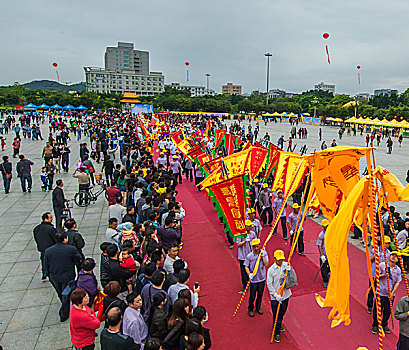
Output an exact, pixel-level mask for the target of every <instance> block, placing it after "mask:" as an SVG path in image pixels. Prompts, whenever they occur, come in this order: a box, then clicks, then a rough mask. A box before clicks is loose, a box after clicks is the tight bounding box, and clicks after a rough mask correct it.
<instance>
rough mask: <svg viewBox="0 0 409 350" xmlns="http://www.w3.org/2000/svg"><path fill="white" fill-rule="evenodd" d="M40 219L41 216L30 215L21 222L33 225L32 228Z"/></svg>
mask: <svg viewBox="0 0 409 350" xmlns="http://www.w3.org/2000/svg"><path fill="white" fill-rule="evenodd" d="M40 221H41V218H35V217H34V218H33V217H31V218H27V219H26V220H24V222H23V224H25V225H29V224H31V225H33V228H34V226H35V225H38V224H39V223H40Z"/></svg>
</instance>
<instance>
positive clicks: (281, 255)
mask: <svg viewBox="0 0 409 350" xmlns="http://www.w3.org/2000/svg"><path fill="white" fill-rule="evenodd" d="M274 259H276V260H284V259H285V256H284V252H283V251H282V250H281V249H277V250H276V251H275V252H274Z"/></svg>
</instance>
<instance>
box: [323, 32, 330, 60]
mask: <svg viewBox="0 0 409 350" xmlns="http://www.w3.org/2000/svg"><path fill="white" fill-rule="evenodd" d="M322 37H323V38H324V39H325V40H326V39H328V38H329V34H328V33H324V34H322ZM325 52H326V54H327V61H328V64H331V59H330V58H329V50H328V45H325Z"/></svg>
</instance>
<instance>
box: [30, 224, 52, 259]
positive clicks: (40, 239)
mask: <svg viewBox="0 0 409 350" xmlns="http://www.w3.org/2000/svg"><path fill="white" fill-rule="evenodd" d="M56 233H57V230H56V229H55V227H54V226H53V225H52V224H51V223H50V222H45V221H43V222H42V223H41V224H40V225H37V226H36V227H34V230H33V235H34V240H35V242H36V244H37V250H38V251H39V252H43V253H44V252H45V250H46V249H47V248H49V247H51V246H53V245H54V244H55V243H56V242H57V239H56V238H55V234H56Z"/></svg>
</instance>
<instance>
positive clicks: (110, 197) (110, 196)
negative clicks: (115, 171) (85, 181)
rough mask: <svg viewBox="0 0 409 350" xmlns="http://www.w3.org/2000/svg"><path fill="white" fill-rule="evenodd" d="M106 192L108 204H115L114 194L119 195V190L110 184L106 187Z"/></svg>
mask: <svg viewBox="0 0 409 350" xmlns="http://www.w3.org/2000/svg"><path fill="white" fill-rule="evenodd" d="M106 192H107V197H108V204H109V205H114V204H116V200H115V198H116V196H120V195H121V191H120V190H118V189H117V188H116V187H114V186H110V187H108V188H107V190H106Z"/></svg>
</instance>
